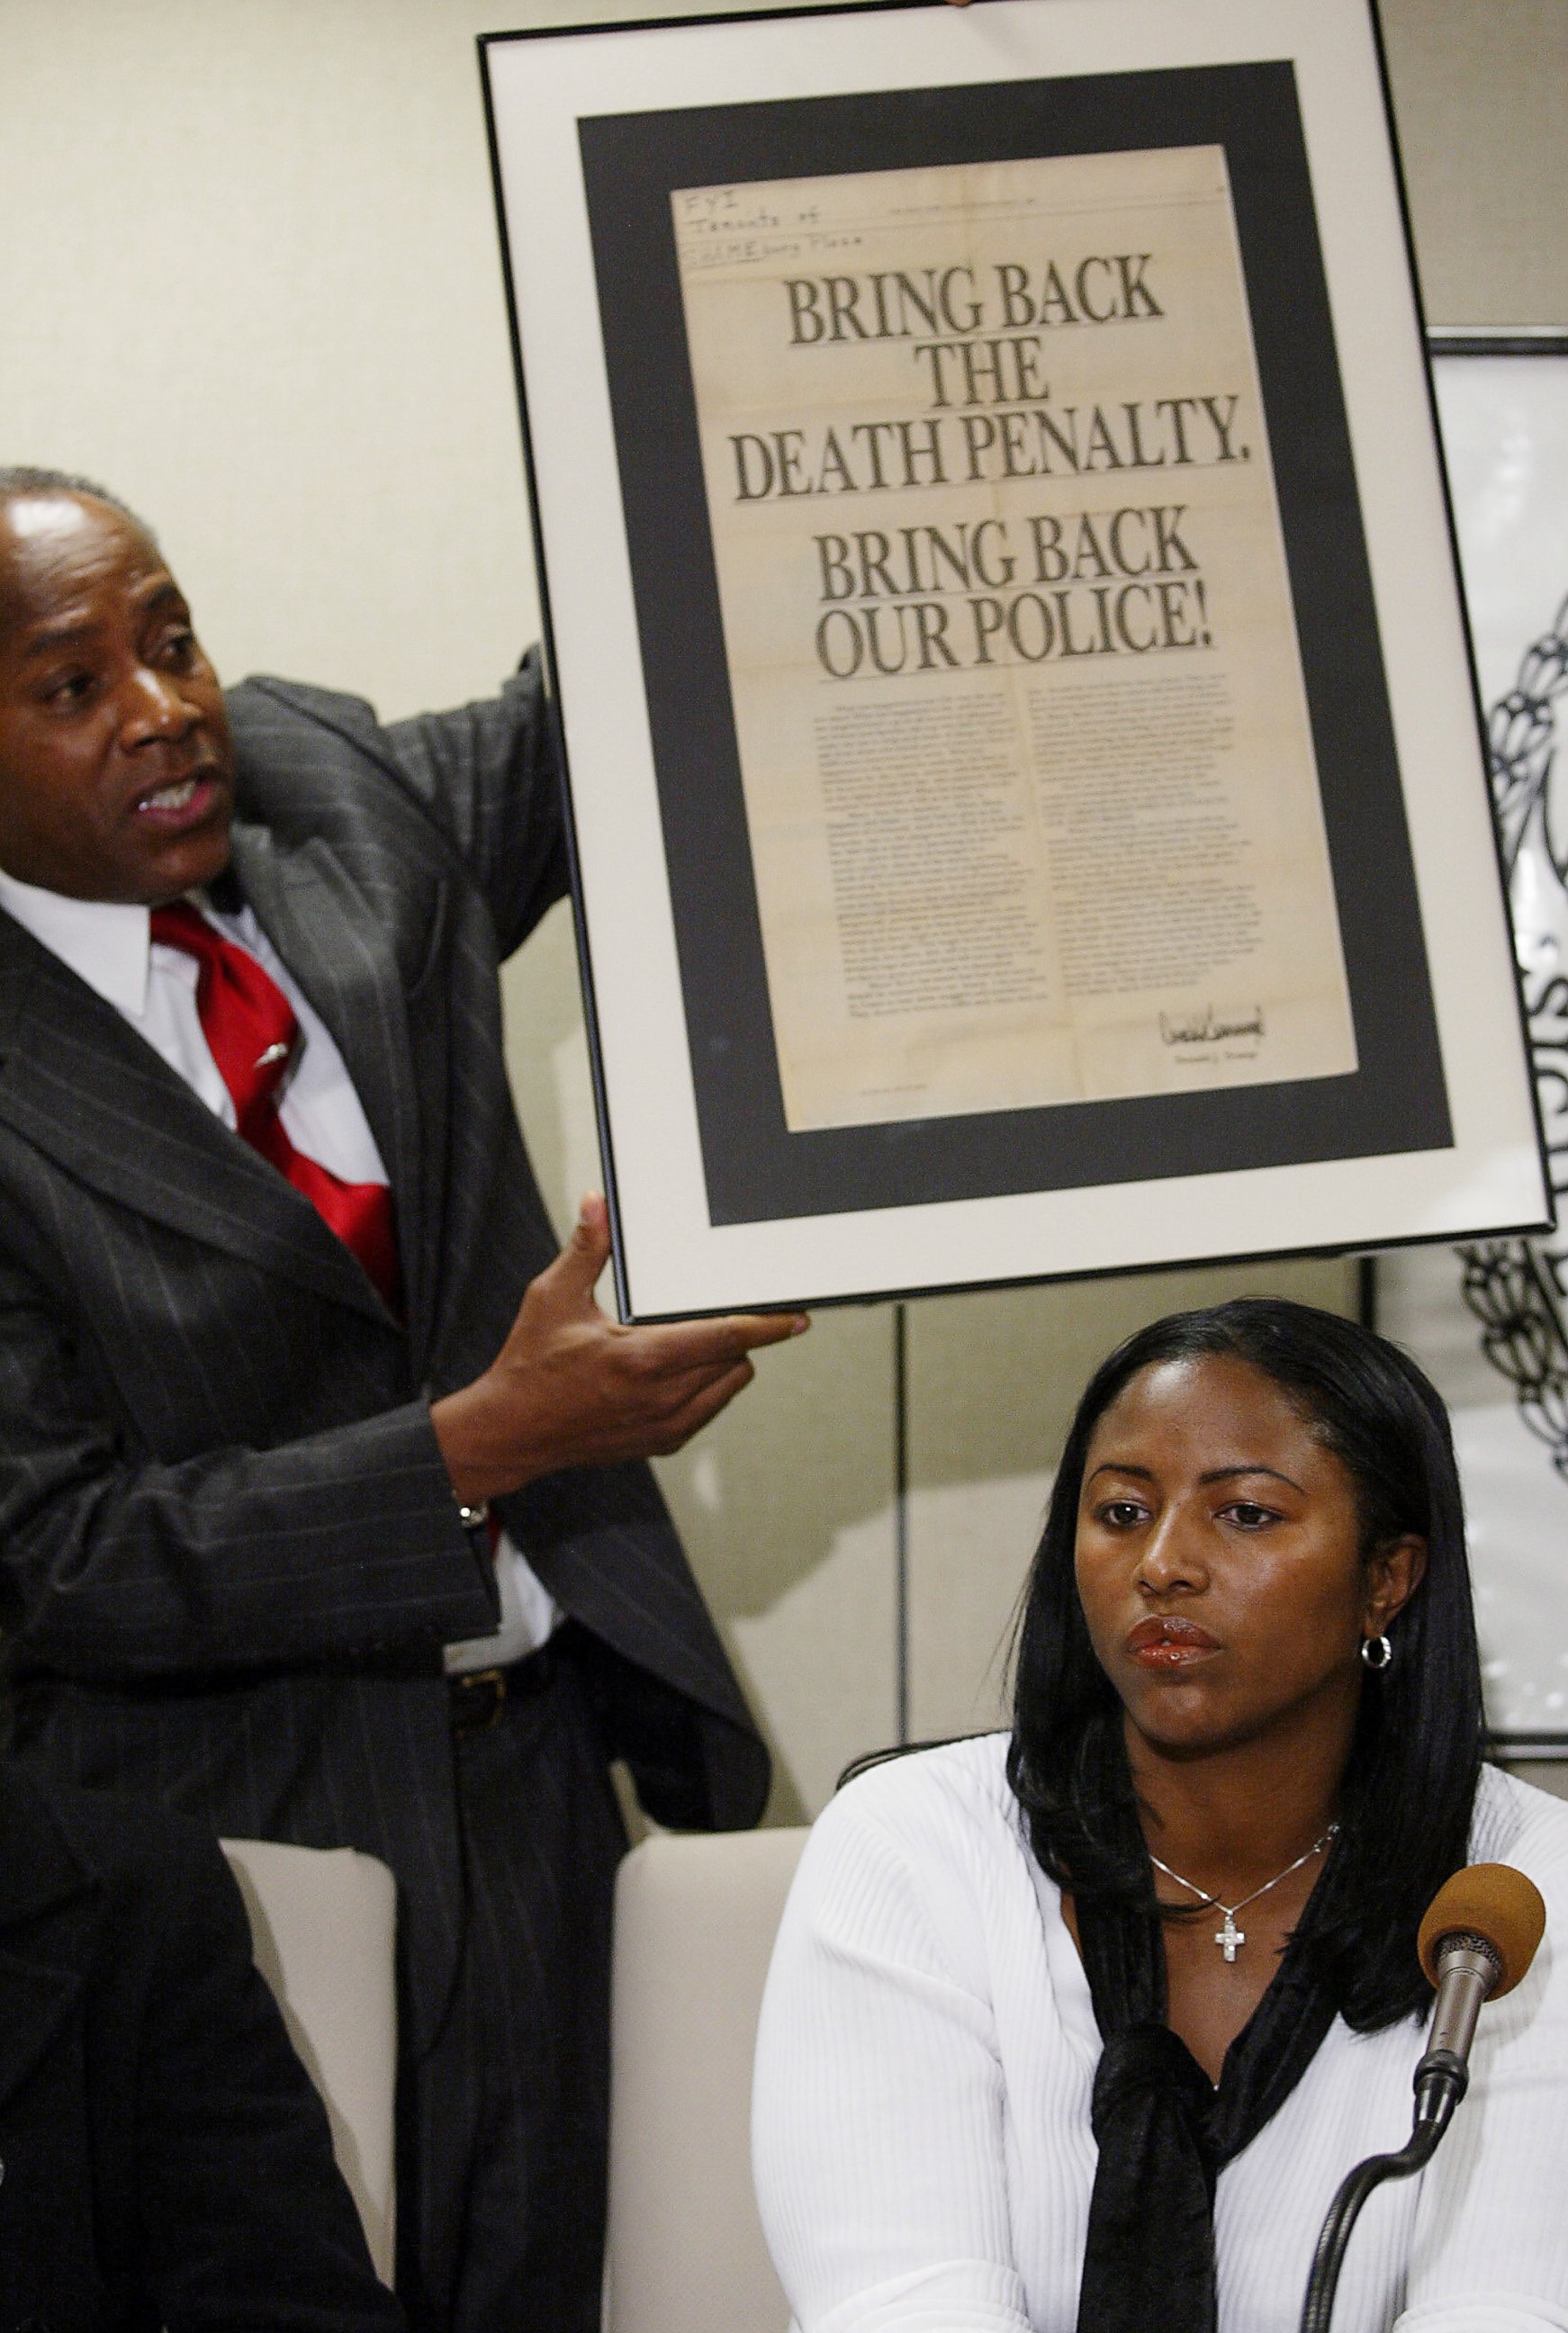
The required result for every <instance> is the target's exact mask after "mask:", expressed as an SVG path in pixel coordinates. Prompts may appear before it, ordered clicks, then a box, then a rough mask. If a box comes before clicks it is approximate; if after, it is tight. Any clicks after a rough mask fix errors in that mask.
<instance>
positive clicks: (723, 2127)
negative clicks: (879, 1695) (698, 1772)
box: [604, 1830, 806, 2333]
mask: <svg viewBox="0 0 1568 2333" xmlns="http://www.w3.org/2000/svg"><path fill="white" fill-rule="evenodd" d="M805 1838H806V1833H805V1832H804V1831H803V1830H761V1831H741V1832H730V1833H726V1834H723V1835H721V1836H719V1837H717V1838H712V1839H708V1838H695V1839H688V1838H679V1839H677V1838H668V1837H663V1836H655V1837H654V1838H651V1839H644V1840H643V1842H642V1844H641V1845H640V1847H637V1848H633V1850H632V1852H631V1853H630V1855H629V1856H628V1857H627V1858H626V1860H625V1862H624V1863H623V1864H622V1865H621V1867H620V1884H619V1886H618V1887H617V1890H616V1900H615V1980H614V2007H613V2011H612V2016H611V2109H610V2240H609V2248H608V2261H607V2277H606V2295H605V2317H604V2324H605V2333H785V2328H786V2327H787V2326H788V2324H789V2319H790V2311H789V2304H788V2302H787V2301H786V2300H785V2299H784V2293H783V2291H782V2290H781V2289H780V2286H779V2282H778V2279H777V2278H776V2276H775V2275H774V2270H773V2262H772V2261H770V2260H769V2258H768V2254H767V2247H766V2245H765V2243H764V2242H763V2234H762V2228H761V2226H760V2224H759V2223H758V2220H757V2212H756V2201H755V2196H754V2194H753V2192H752V2181H751V2068H752V2055H753V2051H754V2050H755V2043H756V2023H757V2011H758V2010H759V2008H760V2007H761V2004H762V1988H763V1980H764V1978H765V1975H766V1973H767V1964H768V1960H769V1956H770V1955H771V1954H772V1951H773V1941H774V1934H775V1932H776V1930H777V1927H778V1923H779V1915H780V1913H781V1912H782V1911H783V1909H784V1897H785V1896H786V1895H787V1894H788V1892H789V1884H790V1881H791V1879H792V1878H793V1877H794V1868H795V1865H796V1863H797V1861H798V1860H799V1858H800V1852H801V1848H802V1847H803V1844H804V1842H805Z"/></svg>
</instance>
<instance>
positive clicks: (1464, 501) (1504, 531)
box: [1375, 331, 1568, 1758]
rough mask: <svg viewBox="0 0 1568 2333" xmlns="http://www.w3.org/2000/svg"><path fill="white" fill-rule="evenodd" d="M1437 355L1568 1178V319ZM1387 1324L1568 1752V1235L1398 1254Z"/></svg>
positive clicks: (1502, 1656) (1507, 1640)
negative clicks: (1432, 1392)
mask: <svg viewBox="0 0 1568 2333" xmlns="http://www.w3.org/2000/svg"><path fill="white" fill-rule="evenodd" d="M1431 346H1432V354H1433V360H1434V363H1433V371H1434V378H1435V381H1436V386H1437V395H1438V412H1439V415H1440V418H1441V424H1442V437H1443V446H1444V452H1445V457H1446V461H1447V465H1448V478H1449V485H1450V490H1451V493H1452V496H1453V505H1454V514H1455V520H1456V523H1457V531H1458V539H1459V552H1460V559H1461V563H1462V567H1463V571H1464V581H1465V596H1466V600H1467V606H1468V610H1469V618H1470V626H1471V631H1472V634H1473V637H1474V641H1475V650H1476V662H1477V673H1478V676H1479V679H1480V685H1481V692H1482V697H1483V701H1484V703H1485V705H1486V708H1487V736H1488V744H1489V754H1490V763H1491V782H1492V792H1493V800H1494V804H1495V808H1496V820H1497V826H1498V831H1499V835H1500V838H1501V841H1502V848H1503V857H1504V865H1505V871H1506V874H1507V878H1508V887H1509V895H1510V899H1511V904H1512V908H1513V918H1514V926H1515V941H1516V946H1517V950H1518V959H1519V967H1520V972H1521V974H1522V977H1523V982H1524V994H1525V1010H1526V1013H1527V1015H1528V1026H1529V1034H1530V1044H1531V1052H1532V1057H1533V1061H1534V1071H1535V1079H1536V1085H1537V1090H1538V1093H1539V1097H1540V1104H1541V1114H1542V1121H1543V1129H1544V1136H1545V1140H1546V1152H1547V1158H1548V1162H1549V1166H1550V1171H1551V1179H1552V1183H1553V1186H1554V1196H1555V1198H1556V1199H1557V1201H1558V1203H1559V1205H1561V1202H1562V1199H1563V1195H1564V1194H1565V1192H1568V331H1515V332H1485V333H1481V332H1458V331H1448V332H1435V333H1433V334H1432V336H1431ZM1375 1302H1376V1317H1377V1321H1378V1325H1379V1326H1380V1328H1382V1329H1384V1330H1387V1331H1388V1333H1389V1334H1390V1335H1392V1336H1394V1337H1397V1338H1398V1339H1399V1340H1400V1343H1402V1344H1404V1345H1407V1346H1408V1347H1409V1349H1410V1350H1411V1351H1412V1352H1414V1353H1415V1355H1416V1356H1417V1358H1418V1359H1419V1360H1420V1361H1421V1362H1422V1363H1423V1364H1424V1365H1425V1367H1426V1368H1428V1370H1429V1373H1430V1375H1431V1376H1432V1377H1433V1378H1434V1379H1435V1381H1436V1382H1437V1384H1438V1388H1439V1390H1440V1391H1441V1392H1442V1393H1443V1395H1444V1397H1445V1398H1446V1399H1447V1401H1448V1407H1449V1410H1450V1413H1451V1415H1452V1417H1453V1421H1454V1437H1455V1443H1456V1445H1457V1450H1458V1454H1459V1464H1460V1471H1461V1474H1462V1475H1463V1478H1464V1483H1465V1505H1466V1513H1467V1522H1468V1526H1469V1533H1470V1541H1471V1557H1472V1562H1473V1565H1474V1569H1475V1574H1476V1585H1477V1618H1478V1621H1479V1625H1480V1629H1481V1637H1482V1650H1483V1654H1484V1656H1485V1661H1486V1695H1487V1710H1488V1715H1489V1718H1490V1721H1491V1723H1492V1726H1493V1729H1494V1732H1495V1733H1496V1737H1497V1739H1498V1742H1499V1743H1500V1745H1501V1746H1502V1747H1504V1748H1505V1749H1506V1750H1507V1751H1508V1752H1510V1753H1511V1754H1513V1755H1514V1756H1516V1757H1528V1756H1530V1755H1532V1754H1534V1755H1536V1756H1551V1757H1554V1758H1563V1757H1568V1617H1565V1614H1568V1607H1565V1600H1564V1597H1563V1585H1564V1581H1565V1579H1568V1333H1565V1322H1568V1237H1565V1236H1564V1234H1563V1232H1561V1231H1559V1232H1554V1233H1548V1234H1544V1235H1542V1236H1540V1237H1537V1238H1534V1239H1525V1238H1518V1239H1507V1240H1490V1241H1485V1242H1476V1243H1467V1244H1466V1245H1464V1246H1463V1247H1461V1248H1460V1249H1459V1250H1458V1251H1457V1253H1456V1252H1455V1251H1453V1250H1452V1249H1449V1248H1446V1247H1439V1248H1432V1249H1426V1250H1419V1251H1414V1250H1412V1251H1409V1252H1405V1253H1398V1254H1394V1255H1390V1256H1385V1257H1382V1258H1381V1259H1380V1261H1379V1263H1378V1265H1377V1270H1376V1275H1375Z"/></svg>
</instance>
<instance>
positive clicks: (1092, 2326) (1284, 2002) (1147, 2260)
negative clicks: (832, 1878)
mask: <svg viewBox="0 0 1568 2333" xmlns="http://www.w3.org/2000/svg"><path fill="white" fill-rule="evenodd" d="M1091 1733H1092V1736H1094V1737H1097V1738H1095V1739H1094V1740H1093V1741H1092V1742H1086V1743H1084V1745H1083V1747H1084V1752H1085V1753H1086V1756H1087V1758H1088V1760H1089V1762H1090V1764H1091V1766H1092V1767H1095V1766H1097V1767H1099V1768H1100V1769H1101V1771H1100V1772H1099V1773H1095V1774H1093V1775H1092V1785H1098V1786H1099V1787H1096V1788H1095V1791H1094V1795H1095V1797H1096V1799H1097V1800H1099V1803H1100V1804H1101V1806H1102V1807H1106V1808H1112V1809H1114V1810H1116V1811H1115V1812H1114V1813H1113V1814H1112V1815H1111V1820H1112V1821H1113V1822H1117V1823H1125V1824H1126V1825H1128V1826H1130V1835H1129V1838H1128V1840H1127V1842H1126V1843H1127V1845H1128V1847H1129V1848H1136V1850H1137V1852H1138V1853H1139V1854H1141V1853H1142V1852H1143V1839H1142V1833H1141V1831H1140V1829H1139V1827H1138V1817H1137V1811H1136V1809H1135V1807H1134V1804H1133V1801H1132V1797H1131V1792H1130V1788H1129V1778H1128V1774H1127V1766H1126V1752H1125V1750H1124V1748H1123V1746H1122V1743H1121V1726H1120V1724H1119V1723H1117V1724H1114V1725H1111V1726H1105V1727H1103V1728H1101V1726H1097V1725H1092V1727H1091ZM1118 1768H1120V1771H1117V1769H1118ZM1333 1867H1334V1858H1332V1856H1331V1857H1330V1858H1329V1859H1328V1865H1327V1867H1325V1869H1324V1870H1323V1872H1322V1873H1321V1874H1320V1875H1319V1878H1318V1884H1317V1886H1316V1887H1314V1888H1313V1896H1312V1900H1311V1902H1310V1903H1309V1905H1308V1907H1307V1911H1306V1912H1305V1913H1304V1914H1303V1917H1302V1921H1301V1924H1300V1925H1299V1926H1298V1928H1297V1930H1296V1935H1295V1938H1294V1939H1293V1941H1292V1943H1291V1944H1290V1945H1289V1946H1288V1947H1287V1949H1286V1951H1285V1954H1284V1959H1283V1960H1282V1961H1281V1963H1280V1965H1279V1968H1278V1970H1277V1972H1276V1973H1275V1977H1274V1981H1273V1983H1271V1984H1270V1986H1269V1988H1268V1991H1267V1992H1265V1995H1264V1997H1263V1999H1262V2001H1261V2002H1259V2003H1258V2005H1257V2008H1256V2009H1255V2011H1254V2012H1253V2015H1252V2017H1251V2018H1250V2019H1249V2021H1248V2022H1247V2023H1246V2026H1245V2027H1244V2028H1243V2030H1242V2031H1241V2032H1240V2033H1238V2034H1237V2036H1236V2040H1234V2041H1233V2042H1232V2043H1231V2046H1230V2049H1229V2050H1228V2051H1227V2054H1226V2060H1225V2064H1224V2067H1223V2068H1222V2069H1221V2073H1220V2081H1219V2087H1218V2088H1217V2089H1216V2088H1214V2087H1213V2086H1212V2084H1211V2083H1210V2082H1209V2079H1208V2077H1207V2075H1206V2074H1205V2073H1204V2071H1203V2069H1202V2068H1201V2067H1200V2066H1199V2065H1198V2061H1197V2059H1195V2058H1194V2057H1193V2055H1192V2053H1191V2051H1190V2050H1188V2047H1187V2044H1186V2043H1185V2042H1184V2041H1182V2040H1178V2037H1177V2036H1176V2035H1175V2034H1174V2033H1173V2032H1172V2031H1170V2028H1169V2026H1168V2025H1167V2024H1166V2022H1165V2014H1166V1991H1165V1946H1164V1935H1163V1924H1162V1923H1161V1921H1160V1919H1159V1914H1158V1913H1157V1911H1156V1909H1155V1901H1154V1882H1153V1874H1152V1872H1150V1882H1149V1893H1148V1900H1147V1903H1146V1905H1144V1906H1140V1907H1130V1906H1124V1905H1121V1904H1117V1903H1110V1902H1106V1901H1103V1900H1101V1901H1098V1902H1097V1901H1095V1900H1094V1899H1093V1898H1090V1899H1089V1900H1088V1901H1086V1902H1082V1903H1077V1904H1076V1910H1077V1915H1078V1936H1079V1944H1080V1947H1081V1949H1082V1955H1083V1966H1084V1970H1085V1973H1087V1975H1088V1978H1089V1991H1090V1994H1091V1997H1092V2001H1093V2003H1094V2016H1095V2021H1096V2022H1097V2023H1098V2025H1099V2027H1100V2033H1101V2040H1102V2041H1103V2043H1104V2048H1103V2050H1101V2059H1100V2064H1099V2068H1098V2069H1097V2071H1096V2073H1095V2077H1094V2097H1093V2104H1092V2121H1093V2128H1094V2136H1095V2139H1096V2141H1097V2142H1098V2145H1099V2148H1100V2163H1099V2168H1098V2170H1097V2171H1096V2172H1095V2175H1094V2192H1093V2194H1092V2197H1091V2199H1090V2204H1089V2238H1088V2242H1087V2245H1086V2247H1085V2250H1084V2256H1083V2281H1082V2286H1081V2287H1080V2290H1079V2296H1078V2333H1215V2328H1216V2326H1217V2307H1218V2304H1217V2296H1216V2290H1215V2259H1214V2190H1215V2182H1216V2180H1217V2176H1218V2174H1219V2171H1220V2168H1221V2166H1222V2165H1224V2164H1227V2163H1228V2162H1229V2161H1230V2159H1231V2157H1232V2156H1233V2155H1239V2154H1240V2152H1241V2150H1242V2148H1243V2147H1244V2146H1246V2145H1247V2144H1248V2142H1249V2141H1250V2140H1251V2139H1253V2138H1255V2136H1256V2135H1257V2133H1258V2132H1259V2131H1260V2130H1261V2129H1262V2128H1263V2127H1264V2125H1265V2123H1266V2122H1267V2121H1268V2120H1269V2118H1270V2117H1271V2116H1272V2115H1274V2114H1275V2113H1277V2112H1278V2110H1279V2108H1280V2107H1282V2106H1283V2105H1284V2101H1285V2099H1286V2098H1288V2097H1289V2096H1290V2094H1291V2092H1292V2090H1293V2089H1294V2088H1295V2086H1296V2084H1297V2082H1298V2081H1299V2080H1300V2079H1301V2078H1302V2076H1303V2073H1304V2072H1305V2071H1306V2069H1307V2068H1308V2066H1309V2065H1310V2064H1311V2063H1312V2061H1313V2058H1314V2057H1315V2055H1316V2054H1317V2050H1318V2048H1319V2046H1320V2044H1321V2043H1322V2041H1323V2036H1324V2035H1325V2033H1326V2032H1327V2031H1328V2030H1329V2027H1330V2026H1331V2025H1332V2022H1333V2020H1334V2015H1335V2012H1336V2010H1337V2008H1338V2003H1337V2002H1335V2001H1334V2000H1333V1999H1332V1997H1331V1995H1330V1993H1329V1992H1328V1989H1327V1988H1326V1987H1325V1986H1324V1985H1323V1983H1321V1982H1320V1981H1319V1980H1318V1978H1317V1977H1316V1975H1315V1974H1314V1973H1313V1968H1312V1964H1311V1958H1310V1955H1309V1954H1306V1953H1304V1952H1303V1951H1302V1950H1301V1949H1300V1944H1301V1940H1302V1938H1303V1935H1305V1933H1306V1931H1307V1928H1308V1925H1309V1923H1310V1920H1311V1915H1312V1913H1313V1910H1314V1909H1315V1908H1316V1907H1317V1906H1318V1905H1319V1903H1320V1899H1321V1898H1322V1897H1323V1893H1324V1891H1325V1888H1326V1887H1327V1885H1328V1882H1329V1878H1330V1873H1331V1872H1332V1869H1333Z"/></svg>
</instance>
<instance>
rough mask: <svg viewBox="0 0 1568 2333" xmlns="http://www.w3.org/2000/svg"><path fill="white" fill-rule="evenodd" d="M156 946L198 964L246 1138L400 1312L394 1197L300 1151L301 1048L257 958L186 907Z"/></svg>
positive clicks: (155, 921)
mask: <svg viewBox="0 0 1568 2333" xmlns="http://www.w3.org/2000/svg"><path fill="white" fill-rule="evenodd" d="M152 936H153V938H154V939H155V940H158V941H159V942H161V944H162V945H163V946H165V947H177V948H183V949H184V951H185V953H186V954H187V955H193V956H194V957H195V958H196V961H197V982H196V1009H197V1013H199V1014H200V1016H201V1033H202V1035H203V1036H204V1037H205V1038H206V1039H207V1047H208V1050H209V1051H210V1052H211V1054H212V1058H213V1060H214V1061H216V1063H217V1068H218V1073H219V1075H220V1076H221V1077H222V1079H223V1081H224V1083H225V1085H226V1087H227V1088H228V1090H229V1095H230V1098H231V1099H232V1100H233V1102H234V1109H235V1118H236V1125H237V1128H238V1131H239V1133H240V1134H241V1136H242V1137H243V1138H244V1139H245V1141H246V1142H248V1143H249V1144H250V1146H251V1147H252V1149H253V1150H259V1151H260V1153H261V1155H262V1157H264V1158H265V1159H266V1160H267V1161H268V1163H269V1164H270V1165H272V1166H275V1167H276V1168H277V1170H278V1173H279V1174H280V1175H282V1176H284V1179H285V1180H286V1181H287V1182H290V1183H292V1184H293V1186H294V1188H295V1190H296V1191H300V1192H303V1195H304V1196H305V1197H306V1198H307V1199H308V1200H309V1201H310V1203H311V1205H313V1207H314V1208H315V1210H316V1213H317V1214H318V1215H320V1216H321V1217H322V1221H323V1222H324V1223H326V1224H328V1225H329V1226H330V1227H331V1229H332V1230H333V1231H334V1232H336V1234H337V1235H338V1237H339V1238H340V1239H341V1241H342V1242H343V1243H344V1245H345V1246H346V1247H349V1248H351V1249H352V1251H353V1253H354V1254H355V1255H356V1256H358V1258H359V1260H360V1262H361V1264H363V1266H364V1268H365V1271H366V1272H367V1273H368V1274H369V1276H370V1280H371V1281H372V1282H374V1284H375V1286H376V1287H377V1288H378V1289H379V1290H380V1293H381V1295H382V1296H383V1298H384V1299H385V1300H386V1302H387V1304H388V1306H389V1308H390V1310H391V1311H394V1312H396V1311H399V1307H400V1302H401V1294H402V1290H401V1278H400V1274H399V1267H398V1238H397V1229H396V1225H395V1223H394V1220H393V1215H392V1195H391V1192H390V1190H389V1189H388V1187H387V1186H386V1184H385V1183H345V1182H342V1181H341V1179H340V1178H339V1177H338V1176H336V1175H333V1174H331V1173H330V1172H329V1171H328V1169H327V1168H326V1167H325V1166H318V1165H317V1164H316V1161H315V1160H314V1159H313V1158H306V1157H304V1156H303V1153H301V1152H300V1151H298V1150H296V1149H295V1148H294V1146H293V1143H292V1142H291V1141H290V1140H289V1138H288V1136H287V1135H286V1134H285V1133H284V1129H283V1126H282V1124H281V1123H280V1121H279V1118H278V1103H277V1090H278V1087H279V1085H280V1084H281V1082H282V1080H283V1078H284V1072H285V1071H286V1070H287V1068H288V1065H289V1061H290V1059H291V1057H292V1055H293V1049H294V1046H295V1044H296V1043H297V1042H298V1039H299V1033H300V1024H299V1022H297V1021H296V1019H295V1018H294V1012H293V1006H292V1005H291V1004H290V1003H289V1001H288V998H287V997H286V996H285V995H284V993H283V990H282V989H281V988H280V987H279V986H278V984H277V983H276V981H275V980H274V979H273V978H272V977H271V975H270V974H268V973H266V972H264V971H263V969H262V967H261V965H259V964H257V962H256V960H255V957H254V956H253V955H247V954H246V952H245V949H244V948H242V947H238V946H236V944H235V943H234V941H233V940H229V939H226V938H225V937H224V936H223V934H222V933H221V932H220V931H217V930H215V928H214V927H213V926H212V925H211V924H209V923H208V922H207V919H206V917H204V916H201V915H199V914H198V913H197V910H196V908H194V907H188V906H187V904H186V903H185V901H184V900H183V899H181V900H177V901H176V902H175V904H174V906H173V907H155V908H154V909H153V911H152Z"/></svg>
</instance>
